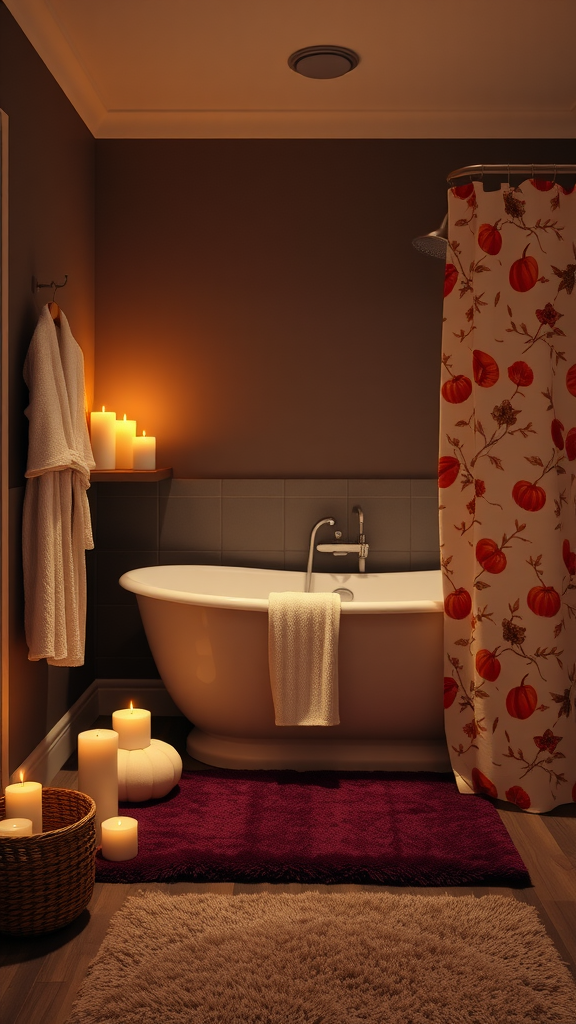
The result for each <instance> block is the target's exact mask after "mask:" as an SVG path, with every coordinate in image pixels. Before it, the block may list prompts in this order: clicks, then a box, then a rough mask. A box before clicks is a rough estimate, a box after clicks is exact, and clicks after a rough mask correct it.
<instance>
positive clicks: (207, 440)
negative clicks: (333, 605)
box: [95, 139, 574, 478]
mask: <svg viewBox="0 0 576 1024" xmlns="http://www.w3.org/2000/svg"><path fill="white" fill-rule="evenodd" d="M569 159H574V143H573V142H572V141H570V140H560V141H556V142H555V141H554V140H527V141H522V140H512V141H506V140H390V139H373V140H370V139H368V140H366V139H360V140H357V139H354V140H347V139H346V140H338V139H323V140H292V139H273V140H234V139H230V140H150V141H148V140H99V141H98V142H97V181H98V200H97V339H98V340H97V345H98V348H97V352H98V359H97V368H96V389H95V401H96V407H99V406H100V405H102V404H105V405H106V406H107V407H108V408H110V409H114V410H115V411H116V412H117V413H118V414H119V415H122V414H123V413H124V412H126V413H128V415H129V416H130V417H134V418H136V419H137V420H138V430H139V431H140V430H141V429H142V428H144V429H145V430H146V431H147V433H153V434H156V436H157V438H158V464H159V465H170V466H173V468H174V472H175V475H176V476H178V477H195V476H197V477H224V476H227V477H306V476H312V477H405V478H408V477H430V476H433V475H434V474H435V471H436V463H437V434H438V397H437V393H438V382H439V367H440V332H441V319H442V281H443V266H442V263H441V261H439V260H434V259H433V258H430V257H426V256H424V255H422V254H421V253H419V252H417V251H416V250H414V249H413V247H412V245H411V239H412V238H413V237H414V236H415V235H418V234H421V233H425V232H426V231H430V230H432V229H433V228H436V227H438V225H439V223H440V221H441V220H442V217H443V215H444V212H445V208H446V196H445V190H446V183H445V179H446V175H447V174H448V173H449V172H450V171H451V170H453V169H455V168H457V167H461V166H463V165H465V164H467V163H481V162H484V163H490V162H504V161H510V162H517V161H518V162H519V161H529V162H532V161H533V162H535V163H537V162H544V161H550V160H555V161H556V162H563V161H567V160H569Z"/></svg>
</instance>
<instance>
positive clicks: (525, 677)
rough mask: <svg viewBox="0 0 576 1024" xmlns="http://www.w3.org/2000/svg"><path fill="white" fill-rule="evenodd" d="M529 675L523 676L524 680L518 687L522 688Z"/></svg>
mask: <svg viewBox="0 0 576 1024" xmlns="http://www.w3.org/2000/svg"><path fill="white" fill-rule="evenodd" d="M529 675H530V673H529V672H527V673H526V675H525V676H524V679H523V680H522V682H521V683H520V686H524V683H525V681H526V679H528V676H529Z"/></svg>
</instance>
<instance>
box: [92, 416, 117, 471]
mask: <svg viewBox="0 0 576 1024" xmlns="http://www.w3.org/2000/svg"><path fill="white" fill-rule="evenodd" d="M90 443H91V445H92V454H93V456H94V462H95V463H96V469H115V468H116V413H115V412H106V406H104V405H103V406H102V412H91V413H90Z"/></svg>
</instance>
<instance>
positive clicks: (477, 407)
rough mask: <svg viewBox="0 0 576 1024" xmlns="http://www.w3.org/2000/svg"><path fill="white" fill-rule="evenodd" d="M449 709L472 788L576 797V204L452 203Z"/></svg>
mask: <svg viewBox="0 0 576 1024" xmlns="http://www.w3.org/2000/svg"><path fill="white" fill-rule="evenodd" d="M448 210H449V229H448V238H449V243H448V254H447V263H446V273H445V285H444V326H443V339H442V348H443V354H442V385H441V411H440V460H439V494H440V541H441V565H442V576H443V587H444V623H445V630H444V637H445V641H444V648H445V678H444V706H445V721H446V735H447V740H448V748H449V751H450V757H451V761H452V767H453V769H454V772H455V776H456V780H457V782H458V786H459V788H460V790H461V791H462V792H475V793H482V794H486V795H489V796H491V797H498V798H499V799H502V800H506V801H508V802H510V803H513V804H516V805H517V806H518V807H520V808H522V809H523V810H526V811H533V812H543V811H547V810H550V809H551V808H553V807H556V806H558V805H559V804H563V803H568V802H571V801H576V724H575V716H576V707H575V703H576V701H575V698H576V293H575V288H574V284H575V274H576V191H575V190H574V189H572V190H569V189H567V188H563V187H562V186H561V185H559V184H557V183H556V182H552V181H542V180H536V179H530V180H526V181H524V182H522V184H521V185H520V186H518V187H510V186H509V185H507V184H506V185H502V186H501V187H500V189H499V190H497V191H484V188H483V185H482V184H481V183H474V184H468V185H463V186H459V187H457V188H452V189H450V190H449V193H448Z"/></svg>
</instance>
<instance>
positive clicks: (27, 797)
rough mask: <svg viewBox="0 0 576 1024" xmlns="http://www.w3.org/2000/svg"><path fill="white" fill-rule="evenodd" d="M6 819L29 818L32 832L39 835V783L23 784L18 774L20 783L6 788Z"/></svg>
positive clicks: (21, 776) (40, 813)
mask: <svg viewBox="0 0 576 1024" xmlns="http://www.w3.org/2000/svg"><path fill="white" fill-rule="evenodd" d="M4 796H5V797H6V817H7V818H30V820H31V822H32V832H33V834H34V835H39V833H40V832H41V831H42V786H41V785H40V783H39V782H24V776H23V774H22V773H20V782H15V783H13V785H11V786H6V790H5V792H4Z"/></svg>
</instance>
